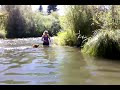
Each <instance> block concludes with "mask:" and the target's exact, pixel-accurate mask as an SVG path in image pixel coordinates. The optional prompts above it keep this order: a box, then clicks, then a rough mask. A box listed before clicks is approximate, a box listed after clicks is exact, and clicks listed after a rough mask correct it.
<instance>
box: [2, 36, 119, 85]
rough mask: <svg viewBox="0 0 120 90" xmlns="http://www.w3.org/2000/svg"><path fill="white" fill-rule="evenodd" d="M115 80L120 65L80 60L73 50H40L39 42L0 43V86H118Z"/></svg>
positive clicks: (110, 61) (77, 52) (80, 57)
mask: <svg viewBox="0 0 120 90" xmlns="http://www.w3.org/2000/svg"><path fill="white" fill-rule="evenodd" d="M33 44H39V45H40V46H39V48H33V47H32V45H33ZM119 78H120V61H115V60H105V59H97V58H92V57H88V56H83V55H82V54H81V52H80V49H79V48H74V47H67V46H56V45H53V44H52V43H51V44H50V47H43V46H42V42H41V38H25V39H0V85H4V84H5V85H7V84H9V85H113V84H117V85H119V84H120V80H119Z"/></svg>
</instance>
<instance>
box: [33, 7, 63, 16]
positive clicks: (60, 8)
mask: <svg viewBox="0 0 120 90" xmlns="http://www.w3.org/2000/svg"><path fill="white" fill-rule="evenodd" d="M39 7H40V5H32V10H33V11H38V10H39ZM42 7H43V12H47V7H48V5H42ZM57 9H58V13H59V15H64V7H63V5H58V6H57Z"/></svg>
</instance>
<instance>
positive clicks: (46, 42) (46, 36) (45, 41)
mask: <svg viewBox="0 0 120 90" xmlns="http://www.w3.org/2000/svg"><path fill="white" fill-rule="evenodd" d="M42 41H43V45H47V46H49V41H51V40H50V36H49V34H48V31H44V33H43V35H42Z"/></svg>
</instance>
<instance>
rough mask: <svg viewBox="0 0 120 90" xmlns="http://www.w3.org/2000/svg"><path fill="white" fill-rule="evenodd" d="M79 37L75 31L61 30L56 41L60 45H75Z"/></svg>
mask: <svg viewBox="0 0 120 90" xmlns="http://www.w3.org/2000/svg"><path fill="white" fill-rule="evenodd" d="M76 40H77V37H76V35H75V33H74V32H72V31H64V32H63V31H61V32H59V33H58V36H57V37H55V43H56V44H58V45H62V46H64V45H69V46H74V45H76V42H77V41H76Z"/></svg>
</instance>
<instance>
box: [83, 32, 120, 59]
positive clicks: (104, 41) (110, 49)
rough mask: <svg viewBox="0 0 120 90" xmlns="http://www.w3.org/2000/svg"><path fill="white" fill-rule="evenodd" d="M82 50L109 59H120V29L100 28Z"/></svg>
mask: <svg viewBox="0 0 120 90" xmlns="http://www.w3.org/2000/svg"><path fill="white" fill-rule="evenodd" d="M82 52H83V53H85V54H88V55H92V56H96V57H103V58H109V59H120V30H115V31H113V30H100V31H98V34H97V35H95V36H93V37H92V38H90V39H89V40H88V42H87V43H86V44H85V45H84V47H83V49H82Z"/></svg>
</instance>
